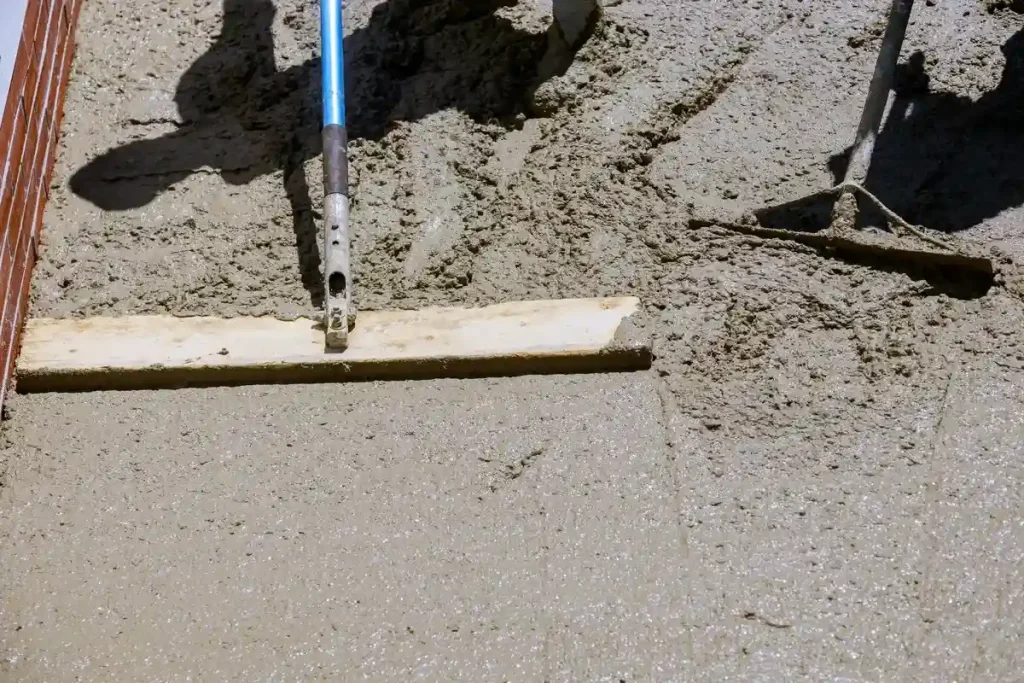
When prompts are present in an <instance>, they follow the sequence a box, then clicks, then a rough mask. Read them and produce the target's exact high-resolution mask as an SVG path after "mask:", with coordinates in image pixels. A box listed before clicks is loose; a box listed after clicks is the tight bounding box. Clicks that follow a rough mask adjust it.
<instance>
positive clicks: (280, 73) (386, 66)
mask: <svg viewBox="0 0 1024 683" xmlns="http://www.w3.org/2000/svg"><path fill="white" fill-rule="evenodd" d="M515 1H516V0H426V1H424V0H387V1H386V2H384V3H381V4H379V5H378V6H377V7H375V8H374V10H373V13H372V16H371V18H370V21H369V23H368V24H367V26H366V27H365V28H362V29H359V30H357V31H355V32H353V33H352V34H351V35H350V36H348V37H347V38H346V39H345V59H346V74H345V76H346V103H347V109H348V129H349V138H350V139H358V138H364V139H380V138H381V137H383V136H384V135H386V133H387V131H388V130H389V129H390V126H391V125H392V124H393V123H394V122H395V121H402V120H404V121H413V120H417V119H420V118H423V117H425V116H428V115H430V114H433V113H435V112H438V111H441V110H444V109H450V108H456V109H458V110H460V111H462V112H464V113H465V114H466V115H468V116H470V117H471V118H473V119H475V120H478V121H494V120H499V121H500V120H509V119H511V117H513V116H515V115H516V114H518V113H520V112H522V111H524V110H525V108H526V102H527V99H528V97H529V92H530V91H531V90H532V88H534V87H536V86H537V85H538V84H539V82H538V79H541V80H542V79H543V78H544V77H545V76H548V77H550V76H554V75H558V74H559V73H564V71H565V69H567V68H568V66H569V61H571V59H572V56H571V55H567V57H566V60H567V61H563V62H562V63H560V64H558V67H557V68H556V69H554V70H552V71H551V73H547V74H541V73H540V71H541V64H542V60H544V57H545V55H546V54H548V46H549V36H548V35H538V34H532V33H528V32H525V31H522V30H520V29H518V28H516V27H515V26H514V25H513V24H512V23H511V22H510V21H509V20H508V19H505V18H503V17H500V16H496V15H495V13H494V11H495V10H496V9H498V8H499V7H502V6H508V5H512V4H515ZM274 18H275V8H274V4H273V2H272V0H224V15H223V26H222V30H221V32H220V34H219V35H218V36H217V38H216V39H215V40H214V42H213V44H212V45H211V46H210V48H209V50H207V52H206V53H204V54H203V55H202V56H201V57H199V59H197V60H196V61H195V62H194V63H193V64H192V65H191V66H190V67H189V68H188V70H186V71H185V73H184V74H183V75H182V76H181V78H180V79H179V81H178V85H177V89H176V93H175V98H174V100H175V104H176V105H177V108H178V111H179V113H180V116H181V123H180V126H179V128H178V129H177V130H175V131H172V132H170V133H168V134H166V135H163V136H161V137H157V138H152V139H144V140H137V141H133V142H130V143H128V144H126V145H123V146H120V147H116V148H114V149H111V150H109V151H107V152H105V153H104V154H102V155H100V156H98V157H96V158H95V159H93V160H91V161H90V162H89V163H87V164H86V165H85V166H83V167H81V168H80V169H78V170H77V171H76V172H75V173H74V174H73V175H72V177H71V180H70V187H71V190H72V192H74V193H75V194H76V195H78V196H80V197H82V198H84V199H86V200H88V201H89V202H91V203H93V204H94V205H95V206H97V207H99V208H101V209H104V210H107V211H125V210H129V209H136V208H139V207H142V206H145V205H146V204H148V203H150V202H152V201H153V200H154V199H156V197H157V196H159V195H160V194H162V193H163V192H166V191H167V190H169V189H170V188H172V187H173V186H174V185H175V184H177V183H179V182H181V181H183V180H185V179H186V178H188V177H189V176H191V175H192V174H194V173H197V172H200V171H203V172H215V173H218V174H220V176H221V177H222V178H223V179H224V180H225V181H226V182H228V183H231V184H235V185H242V184H246V183H249V182H251V181H252V180H254V179H255V178H258V177H261V176H264V175H267V174H271V173H275V172H277V171H282V172H283V177H284V189H285V193H286V195H287V197H288V201H289V203H290V206H291V212H292V219H293V228H294V231H295V236H296V248H297V250H298V256H299V265H300V271H301V275H302V281H303V285H304V287H305V288H306V289H307V291H308V292H309V293H310V296H311V298H312V300H313V304H314V305H315V306H319V305H320V303H321V300H322V283H321V282H320V279H321V277H320V257H319V252H318V250H317V242H316V239H317V237H316V228H315V225H314V218H315V215H314V212H313V207H312V206H311V200H310V196H309V187H308V184H307V179H306V177H305V173H304V171H303V164H304V162H305V161H306V160H308V159H311V158H313V157H315V156H317V155H319V154H320V131H319V123H320V92H319V71H320V69H319V60H318V59H315V60H310V61H307V62H305V63H303V64H300V65H297V66H293V67H289V68H287V69H283V70H278V68H277V64H276V61H275V57H274V43H273V34H272V26H273V22H274ZM544 70H545V71H546V70H547V69H546V68H545V69H544Z"/></svg>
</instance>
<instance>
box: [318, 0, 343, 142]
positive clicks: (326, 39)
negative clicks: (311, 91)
mask: <svg viewBox="0 0 1024 683" xmlns="http://www.w3.org/2000/svg"><path fill="white" fill-rule="evenodd" d="M344 39H345V22H344V18H343V16H342V9H341V0H322V2H321V3H320V43H321V45H322V48H321V50H322V54H321V61H322V65H323V66H322V80H323V98H324V102H323V108H324V112H323V113H324V126H342V127H344V126H345V57H344Z"/></svg>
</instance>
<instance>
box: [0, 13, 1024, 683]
mask: <svg viewBox="0 0 1024 683" xmlns="http://www.w3.org/2000/svg"><path fill="white" fill-rule="evenodd" d="M491 4H493V5H498V4H504V3H491ZM607 4H608V5H609V7H608V11H607V15H606V17H605V20H604V21H603V22H602V23H601V24H599V25H598V27H597V28H596V30H595V32H594V34H593V35H592V36H591V37H590V38H589V40H588V41H587V42H586V43H585V44H584V45H583V47H582V48H581V49H580V51H579V52H578V53H577V54H576V55H575V56H574V59H573V61H572V63H571V65H568V66H566V65H565V64H564V63H556V64H555V66H557V67H558V68H554V67H553V66H552V62H551V59H552V57H551V53H546V50H547V47H546V45H547V42H546V41H547V39H546V37H545V31H546V30H547V28H548V25H549V21H550V19H549V15H550V4H547V5H545V3H542V2H538V3H532V2H526V1H525V0H524V1H523V2H520V3H518V4H515V5H511V6H507V7H500V8H497V9H494V7H486V8H484V9H489V10H493V12H491V11H486V12H484V11H482V10H481V9H480V8H481V7H483V6H482V5H473V4H472V3H466V2H461V1H460V0H435V1H434V2H430V3H426V4H425V5H422V6H421V5H416V4H415V3H409V2H405V1H399V0H391V2H388V3H377V2H374V1H371V0H365V1H353V2H351V3H348V4H346V12H347V14H346V17H347V19H348V20H349V28H348V30H349V31H350V38H349V41H348V45H347V48H348V50H349V54H350V61H351V65H350V66H351V69H350V75H351V83H352V93H351V97H350V101H351V115H352V128H353V136H352V137H353V142H352V150H351V153H352V170H353V173H352V178H353V190H354V192H353V194H354V197H353V199H354V203H353V225H354V226H355V230H354V238H353V250H354V267H355V277H356V287H355V295H356V299H357V301H358V302H359V305H360V306H362V307H365V308H414V307H420V306H424V305H434V304H451V303H457V304H477V303H492V302H495V301H503V300H510V299H529V298H556V297H567V296H595V295H621V294H632V295H637V296H639V297H641V299H642V300H643V302H644V305H645V307H646V309H647V310H646V313H647V315H646V319H647V320H648V321H649V323H648V324H649V325H650V331H651V333H652V335H653V336H654V338H655V345H656V353H657V358H656V360H655V366H654V369H653V370H652V371H651V373H650V374H649V375H648V374H643V375H639V376H635V375H615V376H608V377H600V376H595V377H584V378H522V379H518V380H514V381H494V382H454V381H453V382H440V383H424V384H419V383H415V384H393V385H358V386H341V387H313V388H310V387H288V388H276V389H264V388H254V389H223V390H213V391H202V392H199V391H196V392H170V393H132V394H88V395H76V396H56V395H43V396H17V397H16V398H15V400H14V401H13V403H12V405H11V408H12V410H13V417H12V419H11V420H9V421H8V422H7V423H6V424H5V426H4V429H3V433H2V438H3V439H4V446H3V448H2V449H0V462H2V464H3V466H4V468H5V469H4V479H3V481H4V487H3V490H2V501H3V514H2V515H0V516H2V518H3V520H4V523H3V527H2V529H3V537H2V538H3V540H2V543H3V547H4V553H5V560H6V562H5V566H4V569H3V572H4V573H3V583H2V590H3V594H2V600H3V602H2V603H0V604H2V605H3V614H2V624H3V627H4V628H5V629H6V630H4V631H3V637H2V644H3V647H4V650H3V652H4V662H5V664H4V666H6V667H7V670H6V673H7V674H8V677H9V678H11V679H12V680H54V679H58V680H60V679H61V678H60V677H61V676H66V679H67V680H75V677H76V676H77V677H78V679H80V680H105V679H106V678H109V677H116V676H110V675H109V672H108V669H104V668H103V667H104V666H109V667H111V668H110V669H109V671H114V672H115V673H121V674H123V675H122V677H131V675H132V673H133V672H135V671H138V670H140V668H141V669H144V668H145V667H150V668H149V669H145V671H146V672H147V675H149V676H150V678H152V679H154V680H167V679H184V678H186V677H187V676H188V674H189V673H190V672H193V673H195V677H196V678H200V679H203V678H207V677H211V678H215V679H218V680H222V679H244V680H249V679H252V678H262V679H275V680H276V678H275V676H277V678H283V679H291V678H302V679H308V678H313V677H316V676H318V675H319V676H321V677H323V678H327V679H331V678H333V679H335V680H336V679H338V678H358V677H367V678H371V679H392V680H405V679H408V678H416V677H419V678H421V679H425V680H436V679H446V678H457V679H463V678H468V679H471V680H478V679H483V680H617V679H619V678H621V679H625V680H664V681H674V680H709V681H711V680H714V681H721V680H757V681H764V680H779V681H791V680H856V681H861V680H863V681H870V680H927V681H933V680H1013V679H1014V678H1015V677H1017V672H1018V671H1019V670H1020V668H1021V661H1020V655H1019V654H1018V653H1019V652H1022V651H1024V648H1021V647H1020V640H1021V632H1022V629H1021V628H1020V627H1019V626H1018V624H1017V622H1018V621H1019V620H1017V619H1015V618H1014V615H1015V613H1016V611H1017V610H1016V609H1015V608H1016V607H1018V606H1019V605H1020V602H1021V588H1020V586H1021V585H1024V584H1022V582H1021V576H1020V569H1019V567H1020V566H1021V560H1022V559H1024V558H1022V555H1024V529H1022V527H1021V524H1020V521H1019V519H1018V517H1019V516H1020V515H1019V512H1020V510H1021V500H1020V494H1019V491H1020V490H1021V488H1022V487H1021V485H1020V484H1021V479H1022V477H1021V475H1022V472H1021V468H1020V463H1021V461H1022V458H1024V449H1022V447H1021V446H1020V444H1021V443H1024V439H1022V438H1021V437H1022V436H1024V434H1022V422H1024V395H1022V393H1021V387H1022V386H1024V382H1022V380H1024V378H1022V374H1024V346H1022V344H1021V342H1020V330H1021V329H1022V325H1024V304H1022V302H1021V297H1020V292H1021V291H1022V288H1021V287H1020V286H1019V285H1020V282H1018V281H1016V280H1015V279H1014V276H1013V271H1012V269H1008V270H1006V271H1004V272H1000V273H999V274H998V275H997V277H996V278H995V280H994V282H993V283H992V287H991V288H990V289H989V290H987V291H984V292H979V291H977V290H976V289H975V288H973V287H971V286H967V283H966V281H965V278H963V277H961V276H960V275H958V274H956V273H952V274H950V273H936V272H931V271H922V270H921V269H917V268H913V267H907V266H905V265H904V266H900V265H898V264H897V265H893V264H879V263H868V262H863V261H852V260H843V259H842V258H839V257H836V255H834V254H832V255H830V254H827V253H821V252H819V251H816V250H814V249H811V248H808V247H804V246H801V245H798V244H794V243H789V242H782V241H778V240H772V239H763V238H758V237H751V236H749V235H741V234H737V233H736V231H735V230H733V229H731V228H730V227H729V225H728V224H729V221H730V219H731V218H732V217H734V216H735V215H736V213H737V211H743V210H751V209H754V208H759V207H761V206H763V205H764V204H768V203H772V202H776V201H783V200H787V199H791V198H793V197H796V196H800V195H801V194H804V193H806V192H810V191H814V190H818V189H821V188H822V187H827V186H830V185H831V184H832V183H833V182H834V176H835V173H836V172H837V170H838V169H839V166H841V163H842V156H843V153H844V150H845V149H846V148H847V147H848V146H849V144H850V142H851V140H852V136H853V131H854V127H855V126H856V122H857V118H858V115H859V109H860V106H861V105H862V103H863V89H864V88H866V86H867V81H868V79H869V77H870V73H871V69H872V66H873V63H874V59H875V55H876V50H877V40H878V37H879V35H880V33H881V27H882V25H883V18H884V11H885V8H886V7H887V6H888V4H889V3H888V2H887V0H872V2H867V3H854V2H845V3H841V4H840V5H839V6H838V7H837V5H836V4H835V3H831V2H824V0H822V1H820V2H819V1H817V0H815V1H813V2H812V1H804V2H799V1H797V0H792V1H788V0H786V1H780V2H767V3H766V2H736V3H726V4H723V3H719V2H713V1H711V0H707V1H705V0H694V1H693V2H687V3H676V2H661V1H658V0H624V1H623V2H619V3H615V2H609V3H607ZM424 8H425V9H424ZM1016 9H1017V8H1016V4H1015V3H997V2H975V1H974V0H957V1H956V2H949V3H934V4H928V3H917V6H916V7H915V13H914V18H913V21H912V23H911V26H910V30H909V32H908V37H907V43H906V46H905V49H904V52H903V58H902V62H903V66H902V67H901V77H900V85H899V88H898V91H897V94H896V96H895V97H894V98H893V101H892V103H891V112H896V113H895V114H894V115H893V114H890V117H889V118H888V119H887V121H886V124H885V129H884V131H883V136H882V139H881V140H880V143H879V147H878V155H879V156H878V162H877V164H876V165H875V166H873V168H872V171H871V175H870V176H869V181H868V186H869V187H870V188H872V189H873V190H874V191H876V192H878V193H879V194H880V195H881V196H884V198H885V199H886V200H887V201H889V202H891V203H892V205H893V207H894V208H897V209H898V210H900V211H901V212H902V213H904V214H905V215H906V216H907V217H909V218H911V219H912V220H915V221H921V222H923V223H925V224H927V225H930V226H932V227H934V228H937V229H941V230H944V231H948V232H950V233H951V234H953V235H955V236H956V237H957V238H958V239H962V240H965V241H968V242H971V243H973V244H976V245H987V246H992V247H998V248H1000V249H1002V250H1003V251H1004V252H1005V253H1006V254H1008V255H1009V256H1008V258H1009V259H1010V261H1009V262H1010V263H1011V264H1012V261H1013V259H1014V258H1019V257H1020V255H1021V254H1024V249H1022V246H1024V242H1022V240H1021V235H1022V233H1021V231H1020V229H1019V226H1020V224H1021V220H1022V219H1024V213H1022V211H1024V209H1022V207H1021V202H1022V201H1024V199H1022V198H1021V197H1020V194H1019V188H1020V186H1021V185H1020V175H1019V174H1020V168H1019V165H1016V164H1015V163H1014V162H1013V159H1015V158H1016V157H1017V156H1019V155H1016V151H1019V150H1020V149H1021V145H1022V144H1024V135H1022V130H1024V129H1021V128H1020V126H1019V125H1017V124H1016V123H1015V122H1016V121H1019V120H1020V119H1019V112H1020V107H1021V106H1022V102H1024V97H1022V93H1024V90H1022V86H1021V80H1020V79H1021V74H1022V71H1021V69H1020V64H1021V63H1022V62H1021V58H1022V54H1024V53H1022V52H1021V50H1022V43H1021V38H1020V36H1021V35H1022V34H1021V31H1022V29H1021V15H1020V14H1019V12H1018V11H1016ZM82 21H83V23H82V28H81V30H80V34H79V35H80V47H79V52H78V57H77V59H76V64H75V72H74V78H73V82H72V85H71V90H70V92H69V95H68V111H69V112H73V113H72V114H69V115H67V116H65V123H64V138H63V139H62V148H61V156H60V159H59V161H58V166H57V177H56V179H55V186H54V188H53V191H52V200H51V203H50V205H49V207H48V209H47V217H46V225H45V232H44V244H43V248H42V251H41V256H40V264H39V266H38V268H37V272H36V275H35V278H34V280H33V294H32V296H33V309H32V311H33V314H34V315H38V316H56V317H65V316H85V315H110V314H115V315H124V314H132V313H156V312H171V313H179V314H189V313H208V314H214V315H241V314H253V313H264V314H275V315H280V316H284V317H288V316H294V315H302V314H311V313H312V312H314V311H315V310H316V305H317V297H318V290H317V288H318V284H317V278H316V270H317V268H318V267H319V259H318V254H317V250H316V234H315V229H316V226H317V224H318V223H317V220H318V218H317V214H316V210H317V209H316V207H317V206H318V202H319V196H320V195H319V181H318V178H319V174H320V170H319V168H320V167H319V165H318V164H319V162H318V160H317V148H316V144H317V143H316V139H317V131H316V103H315V90H316V87H317V83H316V78H315V75H316V62H315V60H314V59H313V57H314V55H315V46H316V17H315V12H314V11H313V8H312V7H311V6H307V4H306V3H300V2H291V1H290V0H281V1H280V2H277V3H275V4H271V3H268V2H265V1H262V0H253V1H252V2H243V1H242V0H227V1H226V2H223V3H221V2H207V1H205V0H196V1H195V2H191V3H170V4H169V3H161V2H155V1H154V2H148V1H147V2H139V3H135V4H132V5H126V4H124V3H118V2H114V1H113V0H90V2H89V3H87V4H86V6H85V8H84V9H83V19H82ZM268 27H269V28H268ZM111 36H115V37H116V38H112V37H111ZM545 54H547V57H545ZM271 55H273V58H271V57H270V56H271ZM557 56H558V55H557V54H556V55H555V57H557ZM554 61H555V62H558V60H557V59H555V60H554ZM1015 117H1016V118H1015ZM972 169H978V170H972ZM545 417H550V419H545ZM335 420H336V421H337V422H338V423H339V425H340V424H341V423H342V422H343V423H344V425H341V426H339V427H338V432H337V433H341V434H344V435H345V436H344V439H346V440H344V441H342V442H341V445H340V446H339V445H337V442H335V441H332V439H334V438H335V437H334V436H332V434H334V433H335V431H334V430H335ZM371 436H372V438H367V437H371ZM360 438H361V439H363V441H362V442H359V441H358V439H360ZM288 444H291V446H289V445H288ZM538 449H539V450H540V453H538V454H536V455H534V454H533V453H534V451H535V450H538ZM364 492H365V493H364ZM209 520H213V521H209ZM61 522H64V526H61ZM236 523H238V525H237V526H235V525H236ZM559 529H561V530H559ZM268 532H269V533H268ZM300 532H301V533H300ZM93 539H96V541H95V542H94V541H93ZM246 553H252V555H246ZM133 562H134V563H136V564H132V563H133ZM115 566H116V567H117V569H116V570H115V569H113V567H115ZM246 590H249V591H250V592H249V593H246V592H245V591H246ZM196 596H198V597H196ZM335 598H336V600H337V601H336V602H329V600H332V599H335ZM355 601H360V602H355ZM101 609H102V610H106V611H104V612H102V613H101V612H100V610H101ZM44 627H45V628H44ZM328 629H330V631H328ZM335 629H337V630H335ZM453 629H457V630H453ZM338 634H340V635H338ZM147 657H148V659H147ZM76 667H77V668H76ZM68 671H72V672H74V673H71V674H67V672H68ZM218 671H220V673H217V672H218ZM150 672H151V673H150ZM210 672H213V673H210ZM275 672H276V673H275Z"/></svg>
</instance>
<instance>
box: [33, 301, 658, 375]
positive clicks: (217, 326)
mask: <svg viewBox="0 0 1024 683" xmlns="http://www.w3.org/2000/svg"><path fill="white" fill-rule="evenodd" d="M639 312H640V302H639V300H637V299H636V298H633V297H613V298H599V299H563V300H553V301H524V302H512V303H502V304H496V305H493V306H486V307H483V308H430V309H422V310H418V311H366V312H361V313H359V316H358V319H357V321H356V324H355V327H354V328H353V330H352V331H351V332H350V333H349V346H348V348H347V349H346V350H345V351H344V352H340V353H339V352H329V351H327V350H325V347H324V332H323V327H322V325H320V324H318V323H317V322H315V321H313V320H310V319H304V318H300V319H297V320H287V321H286V320H277V319H273V318H212V317H187V318H182V317H175V316H166V315H152V316H150V315H146V316H130V317H122V318H116V317H97V318H87V319H81V320H78V319H64V320H52V319H33V320H30V321H29V322H28V325H27V327H26V330H25V337H24V342H23V345H22V351H21V356H20V359H19V361H18V367H17V374H16V378H17V380H16V381H17V387H18V390H19V391H21V392H33V391H92V390H103V389H143V388H146V389H157V388H174V387H183V386H211V385H218V384H222V385H233V384H235V385H236V384H266V383H282V382H326V381H344V380H372V379H414V378H428V377H435V378H437V377H473V376H477V377H479V376H500V375H522V374H539V373H561V372H600V371H616V370H620V371H621V370H638V369H646V368H648V367H650V365H651V358H652V354H651V344H650V339H649V337H647V335H646V334H645V333H643V332H642V331H641V330H640V329H639V327H638V326H637V325H636V324H635V318H633V316H635V315H637V314H638V313H639Z"/></svg>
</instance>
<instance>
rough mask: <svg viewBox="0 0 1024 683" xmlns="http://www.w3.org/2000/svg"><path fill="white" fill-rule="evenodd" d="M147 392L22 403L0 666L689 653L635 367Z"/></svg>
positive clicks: (442, 665)
mask: <svg viewBox="0 0 1024 683" xmlns="http://www.w3.org/2000/svg"><path fill="white" fill-rule="evenodd" d="M539 398H543V400H538V399H539ZM151 400H152V399H151V398H149V397H148V396H146V395H135V394H130V393H128V394H106V395H102V396H89V395H78V396H74V397H69V398H67V400H65V401H64V402H63V405H62V408H61V409H60V410H59V411H58V413H57V414H54V415H50V416H49V417H46V413H47V412H48V411H49V410H52V406H53V400H52V399H51V398H50V397H45V396H40V397H31V398H29V399H27V400H25V401H24V402H23V404H22V407H23V408H24V417H23V419H19V420H18V421H17V426H16V427H15V433H14V434H13V435H12V438H13V439H15V440H17V441H18V442H19V443H20V444H21V445H22V447H23V448H28V449H30V450H31V452H32V454H33V456H32V457H33V460H34V464H33V466H32V467H31V468H30V469H29V470H26V471H23V472H20V473H19V474H18V476H17V478H16V483H15V484H14V485H13V486H14V488H15V491H14V492H13V493H12V495H11V496H9V497H8V498H7V501H6V502H7V507H6V510H7V511H6V513H5V515H4V517H3V520H2V522H0V527H2V533H3V536H4V538H5V544H4V545H5V552H4V556H5V561H4V563H3V569H2V570H0V576H2V579H0V580H2V585H3V586H4V599H3V602H2V605H3V627H2V629H3V630H2V632H3V663H2V664H0V671H4V672H5V680H9V681H13V680H33V681H42V680H48V681H53V680H164V681H166V680H184V677H185V676H186V675H193V676H195V677H196V679H197V680H246V681H253V680H332V681H337V680H354V679H356V678H361V677H363V676H367V677H369V678H370V679H371V680H395V681H402V680H412V679H418V680H474V681H480V680H500V679H501V677H502V676H504V677H507V678H511V679H515V680H541V679H543V678H546V679H548V680H555V679H563V678H566V677H567V676H568V677H572V678H576V677H584V678H587V679H588V680H604V679H608V678H609V677H611V678H613V679H614V678H616V677H622V676H628V677H629V678H631V679H632V678H633V677H637V676H641V677H649V676H652V675H657V672H658V671H659V670H675V669H677V668H678V667H679V666H680V664H681V663H682V662H683V661H684V660H685V659H686V657H687V654H686V652H685V648H684V647H683V636H684V633H685V629H686V627H685V623H684V619H683V613H684V612H683V604H682V597H683V591H682V588H683V586H684V585H685V583H684V581H683V580H682V577H683V573H684V568H683V556H682V554H681V549H682V545H681V539H680V536H679V534H678V527H677V523H676V522H677V520H676V514H675V510H674V505H673V500H674V491H673V485H672V481H673V479H672V475H671V472H670V463H669V461H668V459H667V458H666V457H665V433H664V430H663V429H662V428H661V426H660V424H659V423H660V415H661V411H660V408H659V406H658V398H657V393H656V391H655V390H654V387H653V383H652V382H651V380H650V379H649V378H648V377H646V376H644V375H633V376H631V377H630V378H628V379H621V378H600V377H594V378H583V379H572V380H554V379H551V380H542V381H536V380H511V381H503V382H486V381H483V382H458V381H443V382H434V383H417V384H409V385H401V384H392V385H382V386H373V385H358V386H347V387H343V388H341V389H337V388H333V389H332V388H323V387H320V388H317V387H286V388H278V389H248V390H244V391H227V390H210V391H201V392H197V391H192V390H188V391H182V392H178V393H174V394H169V395H168V397H167V398H166V399H164V403H163V406H164V408H165V409H167V410H168V411H170V412H169V413H168V414H165V415H158V414H155V413H153V412H152V411H151V410H149V408H148V406H149V404H150V401H151ZM95 414H101V415H102V416H103V419H102V420H95V419H91V416H92V415H95ZM51 420H52V421H53V422H51ZM47 423H50V424H59V425H60V428H59V429H56V430H55V429H48V428H47ZM341 424H343V425H344V426H343V428H342V429H339V428H338V427H339V425H341ZM339 434H344V435H345V436H344V438H338V436H339ZM65 439H66V440H68V441H71V442H74V443H77V444H79V447H78V448H76V449H75V453H74V456H73V457H69V458H66V459H62V460H61V461H59V462H58V461H55V460H53V459H52V458H51V457H50V456H49V455H47V454H51V453H54V452H55V451H56V450H59V449H60V448H61V447H62V444H63V442H64V441H65Z"/></svg>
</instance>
